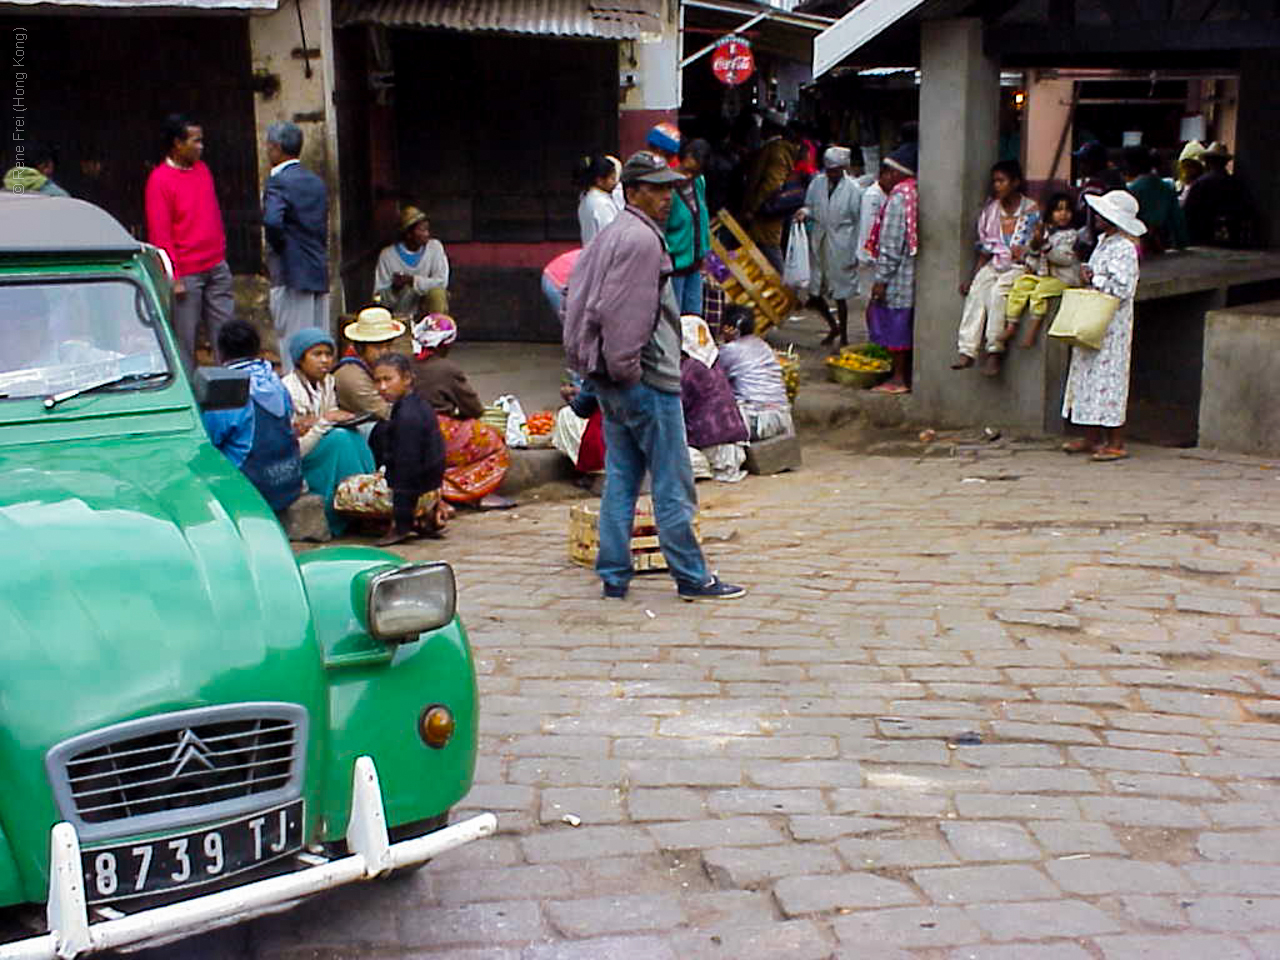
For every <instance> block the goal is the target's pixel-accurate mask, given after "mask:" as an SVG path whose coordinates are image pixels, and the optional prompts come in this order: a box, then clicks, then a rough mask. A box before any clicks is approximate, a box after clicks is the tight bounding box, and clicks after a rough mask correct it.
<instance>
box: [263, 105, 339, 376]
mask: <svg viewBox="0 0 1280 960" xmlns="http://www.w3.org/2000/svg"><path fill="white" fill-rule="evenodd" d="M301 153H302V131H301V130H299V129H298V127H297V126H296V125H294V124H292V123H273V124H272V125H271V126H270V127H268V128H267V158H268V159H269V160H270V161H271V163H272V167H271V175H270V176H269V177H267V188H266V190H265V192H264V193H263V198H262V207H263V210H262V222H263V225H264V226H265V227H266V233H267V272H268V274H269V275H270V278H271V299H270V306H271V322H272V325H273V326H274V327H275V330H276V337H277V338H278V340H279V343H280V361H281V363H282V364H283V366H284V371H285V373H288V372H289V371H290V370H292V369H293V361H292V359H291V357H290V355H289V350H288V347H287V343H288V340H289V337H291V336H293V334H295V333H297V332H298V331H299V330H301V329H302V328H303V327H319V328H320V329H321V330H328V329H329V195H328V191H327V190H326V188H325V185H324V181H323V180H321V179H320V178H319V177H318V176H316V175H315V174H314V173H312V172H311V171H310V170H308V169H307V168H306V167H304V166H302V164H301V163H299V162H298V155H299V154H301Z"/></svg>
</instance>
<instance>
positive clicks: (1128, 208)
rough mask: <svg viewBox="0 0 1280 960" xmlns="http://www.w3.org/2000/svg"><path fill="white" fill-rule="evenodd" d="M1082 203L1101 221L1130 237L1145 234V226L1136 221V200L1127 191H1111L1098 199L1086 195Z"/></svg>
mask: <svg viewBox="0 0 1280 960" xmlns="http://www.w3.org/2000/svg"><path fill="white" fill-rule="evenodd" d="M1084 202H1085V203H1087V204H1088V205H1089V206H1091V207H1092V208H1093V209H1094V212H1095V213H1097V214H1098V216H1100V217H1101V218H1102V219H1103V220H1106V221H1107V222H1108V223H1114V224H1115V225H1116V226H1117V227H1119V228H1120V229H1121V230H1123V231H1124V232H1125V233H1127V234H1129V236H1131V237H1140V236H1142V235H1143V234H1144V233H1146V232H1147V225H1146V224H1145V223H1143V222H1142V221H1141V220H1139V219H1138V198H1137V197H1135V196H1134V195H1133V194H1132V193H1130V192H1129V191H1128V190H1112V191H1111V192H1110V193H1104V194H1103V195H1102V196H1100V197H1099V196H1096V195H1094V194H1087V195H1086V196H1085V198H1084Z"/></svg>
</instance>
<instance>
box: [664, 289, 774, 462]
mask: <svg viewBox="0 0 1280 960" xmlns="http://www.w3.org/2000/svg"><path fill="white" fill-rule="evenodd" d="M680 327H681V333H682V343H681V357H680V403H681V406H682V407H683V408H684V426H685V433H686V435H687V436H688V440H689V446H691V447H694V448H696V449H698V450H701V451H702V454H703V456H705V457H706V458H707V463H708V464H709V465H710V467H711V475H712V477H714V478H715V479H716V480H720V481H723V482H725V483H735V482H737V481H738V480H741V479H742V478H743V477H745V476H746V475H747V474H746V471H745V470H743V469H742V464H743V463H744V462H745V460H746V458H747V451H746V445H747V439H748V436H747V426H746V424H745V423H744V422H743V419H742V413H741V412H740V411H739V410H738V404H737V401H736V400H735V398H734V395H733V388H732V387H731V386H729V381H728V379H726V377H725V375H724V371H723V370H722V369H721V368H720V365H719V364H718V363H717V362H716V360H717V358H718V357H719V354H720V351H719V348H718V347H717V346H716V341H715V338H714V337H712V336H711V330H710V328H708V327H707V324H706V321H705V320H703V319H702V318H701V317H696V316H693V315H690V314H686V315H685V316H683V317H681V318H680ZM757 339H758V338H757ZM762 342H763V341H762ZM770 352H771V353H772V351H770Z"/></svg>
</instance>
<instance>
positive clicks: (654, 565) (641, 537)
mask: <svg viewBox="0 0 1280 960" xmlns="http://www.w3.org/2000/svg"><path fill="white" fill-rule="evenodd" d="M693 535H694V537H695V538H696V539H697V541H698V542H699V543H701V542H702V530H701V527H700V526H699V524H698V515H697V514H696V513H695V514H694V517H693ZM599 552H600V507H599V505H597V504H577V505H575V506H572V507H570V508H569V559H570V560H572V561H573V562H574V563H576V564H579V565H580V566H583V567H594V566H595V565H596V555H597V554H599ZM631 566H632V567H633V568H634V569H635V571H636V572H637V573H646V572H655V571H661V570H666V569H667V561H666V558H665V557H663V555H662V550H661V548H660V547H659V546H658V528H657V525H656V524H655V523H654V520H653V506H652V504H651V503H650V502H649V501H647V500H641V501H640V502H638V503H637V504H636V517H635V522H634V525H633V526H632V528H631Z"/></svg>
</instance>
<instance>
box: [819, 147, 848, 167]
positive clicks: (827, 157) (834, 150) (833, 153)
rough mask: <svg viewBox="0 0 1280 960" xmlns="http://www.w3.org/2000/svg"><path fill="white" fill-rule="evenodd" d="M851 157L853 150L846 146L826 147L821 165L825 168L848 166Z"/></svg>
mask: <svg viewBox="0 0 1280 960" xmlns="http://www.w3.org/2000/svg"><path fill="white" fill-rule="evenodd" d="M852 159H853V151H852V150H850V149H849V148H848V147H827V150H826V152H825V153H824V154H823V155H822V166H823V169H825V170H835V169H836V168H837V167H847V166H849V162H850V161H851V160H852Z"/></svg>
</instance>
